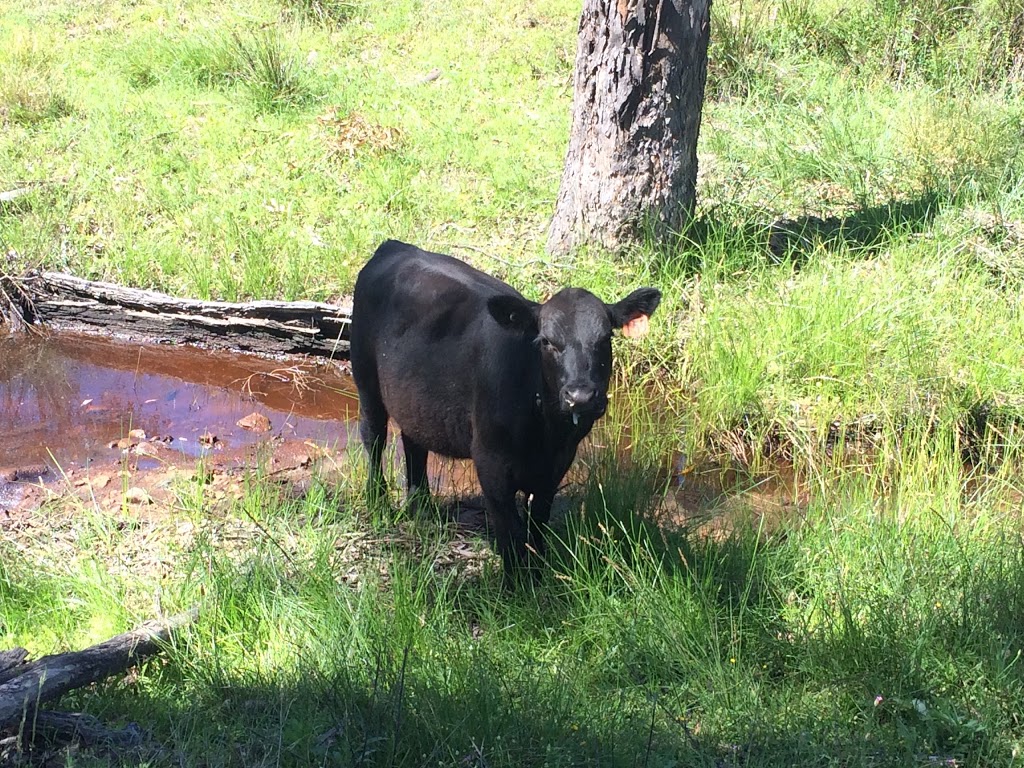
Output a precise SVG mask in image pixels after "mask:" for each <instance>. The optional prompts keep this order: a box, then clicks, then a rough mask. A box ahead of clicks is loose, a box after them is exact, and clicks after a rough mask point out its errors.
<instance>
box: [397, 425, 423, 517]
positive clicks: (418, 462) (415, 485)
mask: <svg viewBox="0 0 1024 768" xmlns="http://www.w3.org/2000/svg"><path fill="white" fill-rule="evenodd" d="M402 447H403V448H404V449H405V477H406V480H407V485H406V487H407V488H408V497H407V498H408V502H409V507H410V508H411V509H412V511H413V512H420V511H421V510H422V509H423V507H424V506H426V504H427V502H428V501H429V500H430V482H429V481H428V479H427V449H426V448H424V447H423V446H422V445H420V444H419V443H417V442H416V441H415V440H413V439H412V438H411V437H409V436H408V435H407V434H405V432H403V433H402Z"/></svg>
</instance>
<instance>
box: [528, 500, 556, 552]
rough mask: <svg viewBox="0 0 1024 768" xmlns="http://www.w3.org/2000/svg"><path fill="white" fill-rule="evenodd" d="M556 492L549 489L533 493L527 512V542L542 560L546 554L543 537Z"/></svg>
mask: <svg viewBox="0 0 1024 768" xmlns="http://www.w3.org/2000/svg"><path fill="white" fill-rule="evenodd" d="M556 490H557V489H556V488H554V487H551V488H545V489H544V490H541V491H534V493H533V498H531V499H530V502H529V509H528V510H527V534H528V541H529V544H530V546H531V547H532V548H533V550H534V551H535V552H536V553H537V555H538V556H539V557H542V558H543V557H544V555H545V553H546V552H547V544H546V543H545V541H544V535H545V532H546V531H547V527H548V521H549V520H550V519H551V505H552V504H553V503H554V501H555V491H556Z"/></svg>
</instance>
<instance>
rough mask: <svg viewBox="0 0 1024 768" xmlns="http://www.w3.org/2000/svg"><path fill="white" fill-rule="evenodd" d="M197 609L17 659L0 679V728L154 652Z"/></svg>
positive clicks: (28, 719)
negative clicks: (90, 642) (11, 672)
mask: <svg viewBox="0 0 1024 768" xmlns="http://www.w3.org/2000/svg"><path fill="white" fill-rule="evenodd" d="M197 615H198V611H197V609H193V610H191V611H189V612H188V613H182V614H178V615H177V616H172V617H171V618H169V619H164V620H159V621H151V622H146V623H145V624H143V625H142V626H140V627H138V628H136V629H133V630H132V631H130V632H125V633H124V634H121V635H117V636H116V637H112V638H111V639H110V640H107V641H105V642H102V643H99V644H98V645H94V646H92V647H91V648H86V649H85V650H82V651H71V652H69V653H58V654H55V655H52V656H44V657H43V658H41V659H38V660H37V661H33V662H31V663H28V664H21V665H20V666H18V667H16V669H17V672H18V674H17V676H16V677H14V678H12V679H10V680H8V681H7V682H5V683H3V684H2V685H0V729H4V728H7V727H9V726H11V725H14V724H17V723H19V722H31V720H32V718H33V716H34V715H35V713H36V710H37V709H38V708H39V706H40V705H41V704H45V703H46V702H49V701H53V700H54V699H58V698H60V697H61V696H63V695H64V694H65V693H67V692H68V691H71V690H74V689H75V688H81V687H83V686H86V685H89V684H91V683H95V682H97V681H99V680H103V679H105V678H107V677H110V676H111V675H116V674H117V673H119V672H124V671H125V670H126V669H129V668H130V667H133V666H135V665H136V664H138V663H139V662H140V661H142V660H143V659H145V658H147V657H149V656H152V655H154V654H156V653H158V652H159V651H160V649H161V648H162V647H163V646H164V644H165V643H167V641H168V640H169V639H170V638H171V636H172V635H173V633H174V632H175V631H176V630H178V629H180V628H181V627H184V626H186V625H187V624H190V623H191V622H193V621H195V619H196V617H197Z"/></svg>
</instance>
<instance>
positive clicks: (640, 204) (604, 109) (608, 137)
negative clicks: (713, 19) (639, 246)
mask: <svg viewBox="0 0 1024 768" xmlns="http://www.w3.org/2000/svg"><path fill="white" fill-rule="evenodd" d="M710 11H711V0H584V4H583V16H582V18H581V20H580V29H579V43H578V49H577V53H576V77H575V95H574V97H573V119H572V134H571V136H570V139H569V150H568V152H567V154H566V159H565V170H564V172H563V175H562V184H561V187H560V189H559V192H558V201H557V203H556V204H555V215H554V219H553V220H552V222H551V229H550V232H549V234H548V250H549V251H550V252H552V253H558V254H564V253H567V252H569V251H571V250H573V249H574V248H576V247H578V246H580V245H583V244H586V243H593V244H598V245H602V246H604V247H605V248H608V249H610V250H621V248H622V247H623V246H625V245H626V244H628V243H629V242H631V241H635V240H636V239H637V238H638V237H639V236H641V235H642V234H643V233H644V231H645V229H646V228H650V231H651V232H652V234H653V235H654V236H655V237H661V236H664V235H667V234H670V233H671V232H678V231H679V230H680V228H681V227H682V226H683V224H684V223H685V221H686V220H687V218H688V217H689V216H690V215H692V213H693V207H694V203H695V197H696V191H695V188H696V183H697V133H698V131H699V128H700V114H701V107H702V105H703V102H704V83H705V80H706V77H707V52H708V35H709V29H710V21H709V18H710Z"/></svg>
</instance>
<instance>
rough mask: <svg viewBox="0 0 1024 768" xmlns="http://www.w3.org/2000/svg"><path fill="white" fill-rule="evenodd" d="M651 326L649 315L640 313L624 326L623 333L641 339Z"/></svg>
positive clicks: (631, 337) (629, 337) (630, 337)
mask: <svg viewBox="0 0 1024 768" xmlns="http://www.w3.org/2000/svg"><path fill="white" fill-rule="evenodd" d="M650 327H651V324H650V323H649V322H648V320H647V315H640V316H639V317H634V318H633V319H632V320H630V321H629V322H628V323H626V324H625V325H624V326H622V335H623V336H625V337H626V338H627V339H639V338H640V337H641V336H643V335H645V334H646V333H647V330H648V329H649V328H650Z"/></svg>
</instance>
